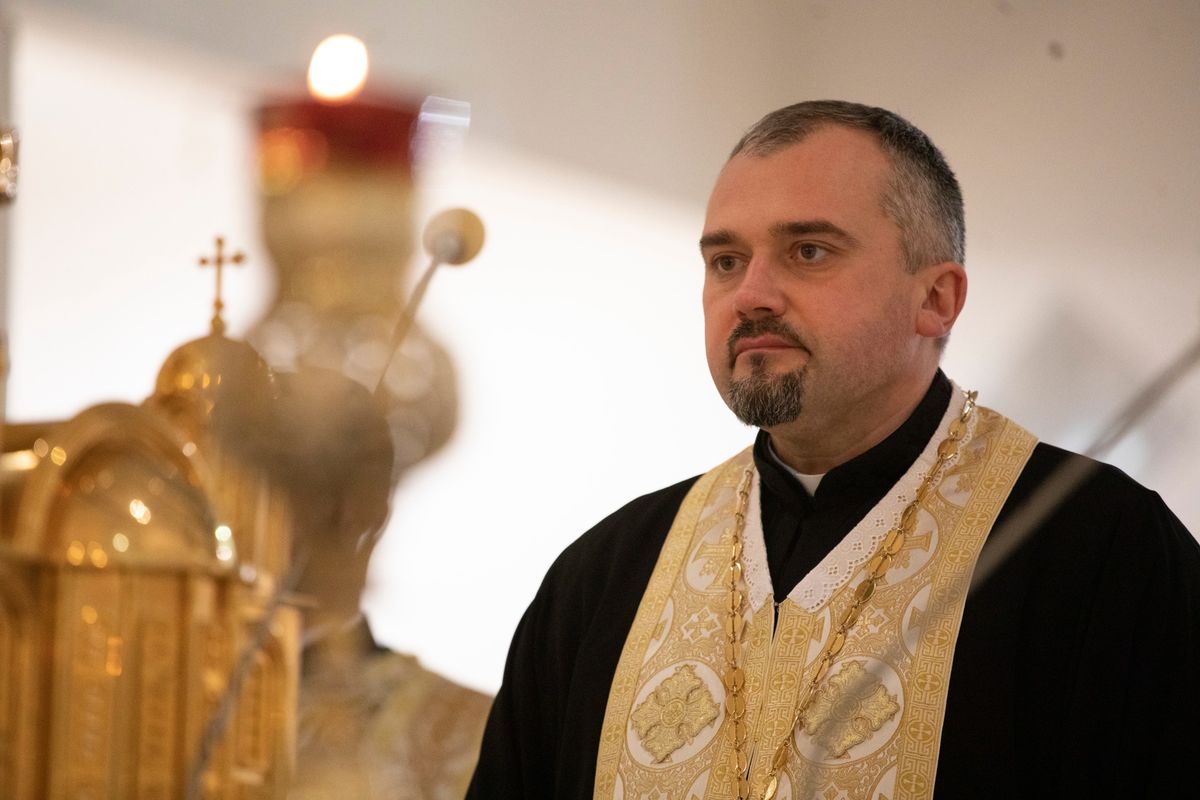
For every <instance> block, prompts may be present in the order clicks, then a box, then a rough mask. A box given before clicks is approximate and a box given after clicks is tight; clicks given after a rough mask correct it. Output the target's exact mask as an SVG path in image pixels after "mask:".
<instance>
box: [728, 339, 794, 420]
mask: <svg viewBox="0 0 1200 800" xmlns="http://www.w3.org/2000/svg"><path fill="white" fill-rule="evenodd" d="M750 358H751V361H750V377H748V378H741V379H735V380H733V381H732V382H730V384H729V392H728V396H727V397H726V402H727V403H728V404H729V408H730V410H731V411H733V413H734V414H735V415H736V416H737V418H738V419H740V420H741V421H742V422H744V423H745V424H747V425H753V426H755V427H758V428H770V427H772V426H775V425H783V424H785V423H788V422H794V421H795V420H796V419H797V418H798V417H799V416H800V410H801V408H802V405H803V403H802V401H803V396H804V371H803V370H802V369H796V370H792V371H790V372H785V373H783V374H781V375H772V374H771V372H770V371H769V370H768V369H767V358H766V356H762V355H757V354H756V355H752V356H751V357H750Z"/></svg>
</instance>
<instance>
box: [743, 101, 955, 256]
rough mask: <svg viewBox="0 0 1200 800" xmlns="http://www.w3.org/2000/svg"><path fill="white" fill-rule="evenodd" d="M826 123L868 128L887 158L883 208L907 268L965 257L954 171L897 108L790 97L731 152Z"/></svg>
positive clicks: (768, 148)
mask: <svg viewBox="0 0 1200 800" xmlns="http://www.w3.org/2000/svg"><path fill="white" fill-rule="evenodd" d="M831 125H837V126H841V127H843V128H852V129H854V130H861V131H867V132H868V133H871V134H874V136H875V138H876V140H877V141H878V142H879V145H880V147H881V148H882V149H883V151H884V153H885V154H887V156H888V159H889V160H890V161H891V164H892V175H891V179H890V180H889V181H888V186H887V189H886V190H885V192H884V196H883V210H884V213H886V214H887V215H888V217H889V218H891V220H892V221H893V222H895V223H896V225H897V226H898V227H899V228H900V245H901V247H902V248H903V252H904V260H905V266H906V267H907V268H908V270H909V271H910V272H916V271H917V270H919V269H920V268H921V267H924V266H927V265H929V264H938V263H941V262H943V261H954V262H957V263H959V264H961V263H963V259H964V255H965V250H966V225H965V222H964V220H963V199H962V190H961V189H960V188H959V186H958V179H957V178H955V177H954V172H953V171H951V169H950V165H949V164H947V163H946V158H945V156H943V155H942V152H941V151H940V150H938V149H937V147H936V146H935V145H934V144H933V142H931V141H930V140H929V137H928V136H926V135H925V134H924V133H923V132H922V131H921V130H920V129H919V128H917V127H916V126H915V125H913V124H912V123H911V122H909V121H908V120H906V119H904V118H903V117H901V116H900V115H899V114H896V113H894V112H891V111H888V110H887V109H883V108H875V107H874V106H865V105H861V104H859V103H850V102H846V101H844V100H810V101H807V102H803V103H796V104H795V105H790V106H787V107H786V108H781V109H779V110H777V111H772V112H771V113H770V114H767V115H766V116H765V117H763V118H762V119H760V120H759V121H758V122H757V123H755V124H754V126H753V127H752V128H750V130H749V131H748V132H747V133H746V135H745V136H743V137H742V139H741V141H739V142H738V143H737V146H736V147H734V148H733V152H732V153H730V154H729V157H730V158H733V157H734V156H736V155H738V154H739V153H746V154H748V155H752V156H768V155H771V154H772V153H774V152H776V151H777V150H781V149H783V148H784V147H787V146H788V145H791V144H796V143H797V142H799V141H801V140H802V139H804V138H805V137H806V136H808V135H809V134H810V133H812V132H813V131H815V130H817V129H819V128H823V127H827V126H831Z"/></svg>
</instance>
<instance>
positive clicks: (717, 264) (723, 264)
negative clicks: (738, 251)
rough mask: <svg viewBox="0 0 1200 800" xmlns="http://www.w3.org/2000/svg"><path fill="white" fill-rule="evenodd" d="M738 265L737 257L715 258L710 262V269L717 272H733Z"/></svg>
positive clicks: (739, 260) (739, 261)
mask: <svg viewBox="0 0 1200 800" xmlns="http://www.w3.org/2000/svg"><path fill="white" fill-rule="evenodd" d="M740 263H741V259H739V258H738V257H737V256H717V257H716V258H714V259H713V260H712V268H713V269H714V270H716V271H717V272H733V271H734V270H735V269H737V268H738V265H739V264H740Z"/></svg>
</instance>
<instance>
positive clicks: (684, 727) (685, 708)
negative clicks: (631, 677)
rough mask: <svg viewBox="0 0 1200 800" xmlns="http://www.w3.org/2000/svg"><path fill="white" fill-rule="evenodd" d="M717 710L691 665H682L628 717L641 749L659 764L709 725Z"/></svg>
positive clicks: (717, 707) (710, 695)
mask: <svg viewBox="0 0 1200 800" xmlns="http://www.w3.org/2000/svg"><path fill="white" fill-rule="evenodd" d="M719 713H720V706H719V705H717V702H716V701H715V700H714V699H713V696H712V692H710V691H709V690H708V687H707V686H705V685H704V681H702V680H700V678H698V677H697V676H696V671H695V669H693V667H692V665H691V664H682V665H680V666H679V667H678V668H676V670H675V672H673V673H672V674H671V676H670V677H668V678H667V679H666V680H664V681H663V682H662V683H660V684H659V685H658V688H656V689H655V690H654V691H652V692H651V693H650V695H649V696H648V697H647V698H646V699H645V700H643V701H642V704H641V705H639V706H638V707H637V708H636V709H635V710H634V712H633V714H632V715H631V716H630V722H631V723H633V729H634V730H635V731H637V735H638V737H639V738H640V739H641V741H642V746H643V747H645V748H646V750H647V751H648V752H649V753H650V755H652V756H654V763H656V764H661V763H662V762H664V761H666V760H667V759H668V758H670V756H671V754H672V753H674V752H675V751H676V750H678V749H679V748H681V747H683V746H684V745H685V744H687V743H688V742H691V741H692V740H693V739H695V738H696V734H698V733H699V732H700V731H702V730H703V729H704V728H706V727H707V726H709V725H712V723H713V721H714V720H716V718H717V715H718V714H719Z"/></svg>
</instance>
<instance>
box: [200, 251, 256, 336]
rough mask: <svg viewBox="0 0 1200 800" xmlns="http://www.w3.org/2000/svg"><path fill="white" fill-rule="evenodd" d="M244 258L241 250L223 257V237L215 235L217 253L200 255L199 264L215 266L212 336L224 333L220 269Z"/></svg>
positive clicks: (240, 261) (223, 306)
mask: <svg viewBox="0 0 1200 800" xmlns="http://www.w3.org/2000/svg"><path fill="white" fill-rule="evenodd" d="M245 260H246V254H245V253H243V252H242V251H241V250H239V251H237V252H236V253H234V254H233V255H231V256H229V258H228V259H226V257H225V237H223V236H218V237H217V253H216V255H214V256H213V257H211V258H209V257H208V256H200V266H202V267H208V266H212V267H215V268H216V270H217V298H216V300H214V301H213V318H212V332H213V335H214V336H220V335H221V334H223V333H225V320H223V319H221V311H222V310H224V308H225V304H224V303H222V302H221V270H222V269H223V268H224V267H225V265H226V264H241V263H242V262H243V261H245Z"/></svg>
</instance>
